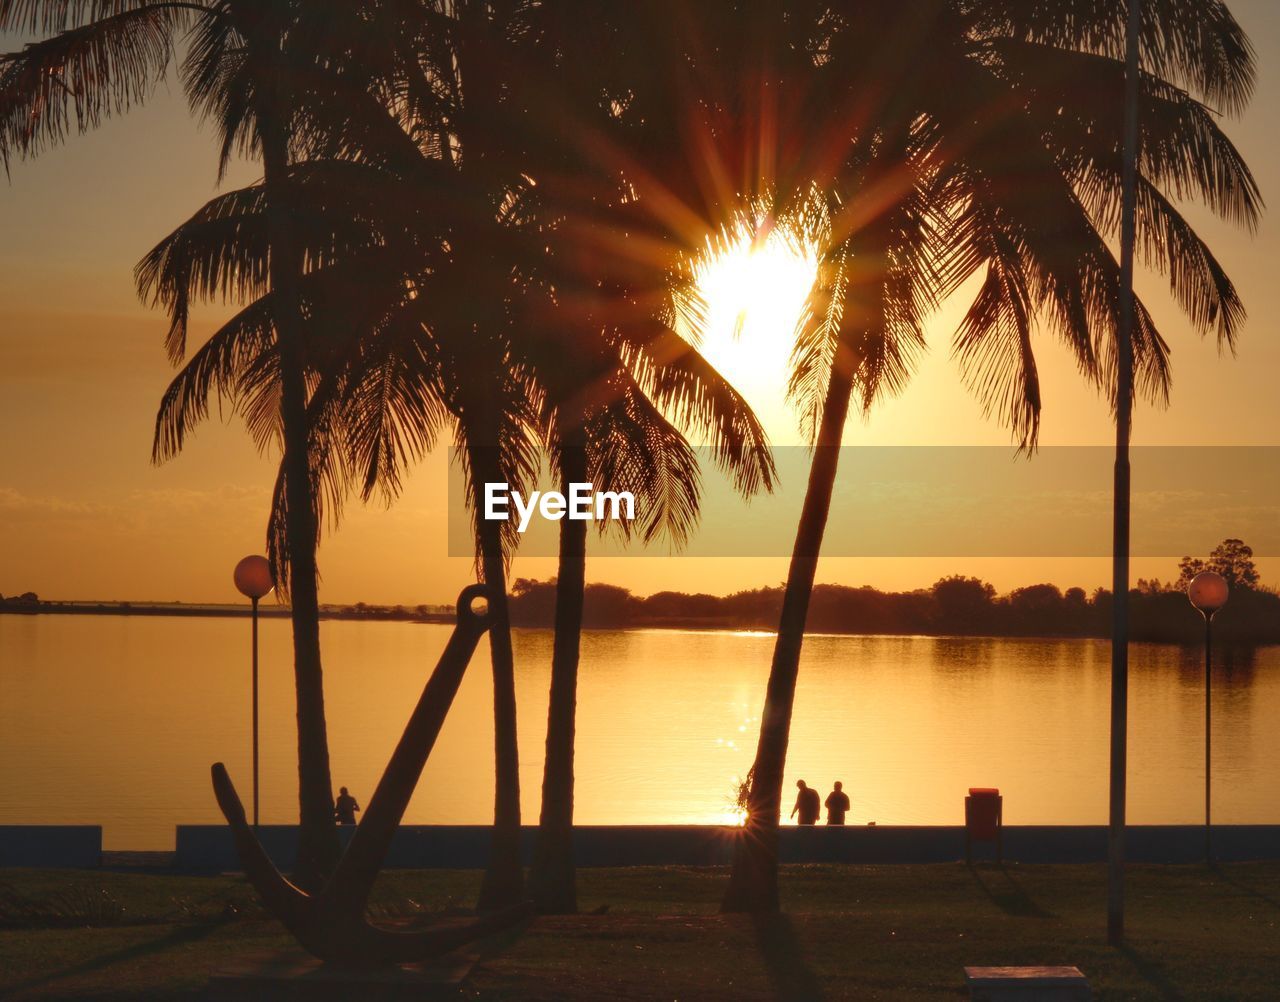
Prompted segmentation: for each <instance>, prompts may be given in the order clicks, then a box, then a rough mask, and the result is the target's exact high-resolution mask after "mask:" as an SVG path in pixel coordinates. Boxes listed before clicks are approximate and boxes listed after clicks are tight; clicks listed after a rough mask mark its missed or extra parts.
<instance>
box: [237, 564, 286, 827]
mask: <svg viewBox="0 0 1280 1002" xmlns="http://www.w3.org/2000/svg"><path fill="white" fill-rule="evenodd" d="M232 578H233V579H234V580H235V583H236V588H237V589H239V591H240V594H241V595H245V596H247V597H248V598H249V599H251V600H252V601H253V683H252V687H253V826H254V827H255V828H257V827H258V599H260V598H262V596H263V595H265V594H267V592H269V591H271V589H272V588H274V587H275V586H276V583H275V577H274V575H273V574H272V573H271V563H270V561H268V560H267V558H266V557H260V556H257V555H256V554H255V555H253V556H249V557H245V558H244V559H243V560H241V561H240V563H238V564H236V569H235V572H234V573H233V574H232Z"/></svg>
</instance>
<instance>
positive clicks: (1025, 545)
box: [449, 446, 1280, 557]
mask: <svg viewBox="0 0 1280 1002" xmlns="http://www.w3.org/2000/svg"><path fill="white" fill-rule="evenodd" d="M698 458H699V462H700V466H701V483H700V485H699V490H698V519H697V523H696V525H694V526H693V527H692V528H691V529H690V531H689V533H688V538H687V540H686V541H685V542H684V544H683V545H673V543H672V541H671V540H670V539H667V538H659V539H657V540H655V541H654V542H651V543H649V544H648V545H644V544H642V543H641V542H639V541H638V540H637V539H634V538H633V539H632V540H631V541H630V542H628V541H626V540H625V539H624V538H622V534H621V533H620V532H619V531H618V524H617V523H616V522H613V521H611V520H609V519H608V518H607V516H608V515H609V514H610V512H611V507H610V506H606V508H605V509H604V514H605V515H606V518H605V520H603V521H596V520H592V521H591V523H590V525H589V529H590V530H591V535H592V537H593V540H592V543H591V553H593V554H596V555H601V556H624V555H628V554H630V555H634V556H647V557H652V556H659V555H664V554H673V555H682V556H690V557H778V556H787V555H789V554H790V553H791V551H792V547H793V544H794V542H795V533H796V526H797V523H798V520H799V517H800V510H801V506H802V503H803V500H804V494H805V487H806V484H807V482H808V478H809V469H810V465H811V462H812V453H811V452H810V450H808V449H805V448H803V447H780V448H777V449H774V450H773V458H774V462H775V464H776V467H777V481H778V482H777V484H776V486H775V489H774V491H773V493H772V494H760V495H757V496H756V497H754V498H752V499H750V500H744V499H743V498H742V497H741V496H739V495H738V494H737V493H736V492H735V491H734V489H733V486H732V482H731V480H730V479H729V478H727V477H726V476H725V475H724V473H723V472H722V471H721V470H719V469H718V468H717V466H716V464H715V462H714V459H713V457H712V455H711V454H710V452H709V451H708V450H706V449H700V450H698ZM1131 465H1132V484H1133V493H1132V537H1131V547H1132V553H1133V555H1134V556H1135V557H1169V556H1173V557H1176V556H1181V555H1183V554H1203V553H1208V552H1209V551H1210V550H1211V549H1212V548H1213V547H1214V546H1215V545H1217V544H1218V543H1219V542H1221V541H1222V540H1223V539H1224V538H1228V537H1237V538H1241V539H1243V540H1245V542H1247V543H1248V544H1249V545H1250V546H1252V547H1253V550H1254V553H1255V554H1257V555H1258V556H1275V555H1280V446H1145V447H1135V448H1134V449H1133V450H1132V457H1131ZM1113 470H1114V451H1113V450H1112V449H1111V448H1109V447H1103V446H1058V447H1048V448H1043V449H1040V450H1039V451H1038V452H1036V453H1035V454H1034V455H1032V456H1030V457H1028V456H1026V455H1021V454H1017V453H1016V452H1015V451H1014V450H1012V449H1009V448H1004V447H988V446H960V447H956V446H893V447H874V446H873V447H861V446H849V447H845V448H842V449H841V450H840V457H839V465H838V473H837V477H836V481H835V486H834V490H833V491H832V497H831V507H830V513H829V517H828V520H827V528H826V534H825V537H824V539H823V543H822V554H823V555H824V556H832V557H855V556H866V557H895V556H896V557H1101V556H1106V555H1108V554H1110V553H1111V546H1112V478H1113ZM592 486H593V488H594V489H595V490H596V491H605V490H610V489H616V488H612V487H611V485H609V484H593V485H592ZM558 488H559V484H558V483H557V479H556V478H555V477H554V476H552V475H551V474H550V473H549V472H548V471H546V470H544V471H543V473H542V476H541V479H540V482H539V483H538V484H537V488H536V489H537V490H539V491H540V492H546V491H554V490H557V489H558ZM496 493H502V492H496ZM584 494H585V492H584ZM449 495H450V496H449V553H450V555H451V556H471V555H473V554H474V552H475V542H474V539H475V537H474V522H473V519H472V512H471V511H470V510H469V508H468V506H467V504H466V498H467V496H468V492H467V485H466V484H465V481H464V475H463V469H462V464H461V463H460V462H459V461H458V457H457V456H456V455H454V456H451V457H450V474H449ZM530 500H532V499H531V498H522V499H521V502H522V503H523V507H524V509H525V510H526V511H529V512H530V513H529V515H528V519H527V522H528V524H527V529H526V531H525V532H523V533H517V536H518V540H519V550H518V552H519V553H520V554H521V555H524V556H544V557H545V556H554V555H555V554H556V553H557V552H558V539H559V527H560V524H561V523H560V521H558V520H555V519H554V518H548V517H544V515H543V510H542V509H541V508H539V507H536V506H539V505H541V503H542V499H541V497H539V498H538V499H537V500H536V501H535V502H534V504H535V508H534V509H532V510H530V509H529V504H528V503H529V501H530ZM579 500H580V502H581V499H579ZM552 501H553V503H551V504H550V505H548V506H547V508H546V509H545V510H546V511H547V512H549V513H550V514H551V515H552V516H554V514H555V513H556V511H557V510H558V508H559V506H558V505H556V504H555V503H554V499H552ZM656 503H657V502H656V501H654V500H653V499H651V498H645V497H643V496H637V497H636V498H635V514H636V517H637V523H633V524H638V523H640V522H643V521H644V520H645V519H646V518H647V517H649V516H651V515H652V514H653V513H654V509H653V507H652V506H653V505H654V504H656ZM566 507H567V505H566ZM577 507H578V510H579V512H580V513H585V512H586V511H587V510H588V508H594V506H593V505H591V504H590V503H579V505H578V506H577ZM499 508H500V506H495V508H494V511H493V512H492V513H495V514H496V513H497V511H498V509H499ZM507 510H508V513H509V514H510V516H511V517H513V518H516V519H517V522H518V520H519V509H518V508H517V506H516V505H515V503H514V499H510V498H508V501H507ZM601 529H603V530H604V532H603V535H601V534H600V531H599V530H601Z"/></svg>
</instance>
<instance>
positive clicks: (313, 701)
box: [0, 0, 338, 884]
mask: <svg viewBox="0 0 1280 1002" xmlns="http://www.w3.org/2000/svg"><path fill="white" fill-rule="evenodd" d="M325 18H326V15H325V12H324V11H319V10H317V9H316V8H314V7H309V6H308V5H304V4H300V3H298V2H296V0H198V2H183V3H178V2H155V0H101V2H91V3H79V4H67V3H40V2H37V0H0V29H5V30H17V31H24V32H30V33H39V34H42V35H45V36H48V37H46V38H45V39H44V40H43V41H40V42H37V43H35V44H33V45H30V46H28V47H27V48H25V49H24V50H22V51H21V52H19V53H13V54H10V55H8V56H5V57H3V62H0V159H4V160H5V161H6V162H7V161H8V158H9V156H10V153H11V152H18V153H20V154H23V155H30V154H33V153H35V152H37V151H38V150H39V149H41V148H42V147H43V146H45V145H47V144H49V143H52V142H55V141H58V140H60V139H62V138H63V137H64V136H65V135H66V134H67V133H68V132H69V131H72V130H73V129H74V130H75V131H79V132H84V131H87V130H89V129H91V128H93V127H95V126H97V125H98V124H99V123H100V122H101V121H102V120H103V119H104V118H106V117H107V116H108V115H110V114H112V113H116V112H121V111H124V110H126V109H127V108H129V107H130V106H131V105H133V104H137V103H140V102H142V101H143V100H145V99H146V97H147V96H148V95H149V94H150V93H151V91H152V90H153V89H154V87H155V86H156V85H157V84H158V83H160V82H161V81H162V80H163V79H164V77H165V75H166V73H167V70H168V68H169V66H170V63H171V61H172V58H173V55H174V51H175V47H176V46H177V44H178V42H179V41H180V40H181V41H183V42H184V43H185V45H186V47H187V53H186V56H185V58H184V60H183V65H182V75H183V83H184V86H185V89H186V91H187V95H188V98H189V100H190V102H191V104H192V106H193V108H194V109H196V110H197V111H199V112H200V113H201V114H202V116H203V117H205V118H208V119H212V120H213V121H214V122H215V124H216V126H217V127H218V129H219V131H220V133H221V138H222V153H221V159H220V173H221V170H222V168H225V166H226V164H227V162H228V161H229V159H230V157H231V155H232V153H233V152H235V150H236V149H237V148H238V149H239V150H240V151H241V152H246V153H252V154H256V155H258V156H260V157H261V159H262V163H263V170H264V193H265V195H266V197H267V202H268V218H269V225H268V227H267V234H266V237H267V240H268V242H269V244H270V246H271V248H272V252H271V254H270V263H269V264H268V266H267V270H266V272H265V278H266V281H267V283H268V285H269V287H270V289H271V292H272V296H273V301H274V304H275V305H274V309H273V310H272V313H271V329H272V334H273V338H274V344H275V350H276V352H277V354H278V365H279V369H280V394H279V403H278V412H279V418H280V430H281V439H282V444H283V453H284V455H283V461H282V467H281V469H282V485H281V487H282V497H283V499H284V501H285V506H284V508H283V512H284V515H283V520H282V524H283V529H284V533H283V535H284V539H283V544H284V545H283V546H276V547H275V552H276V554H277V555H278V556H279V557H280V558H281V559H280V560H279V561H277V566H278V569H279V571H280V576H281V585H282V587H288V588H289V590H290V592H291V597H292V601H291V616H292V622H293V641H294V681H295V688H296V693H297V722H298V779H299V809H300V822H301V825H300V837H299V850H298V868H297V874H298V878H299V880H300V881H301V882H302V883H304V884H312V883H315V882H316V881H317V880H318V879H319V878H320V877H321V876H322V875H323V874H325V873H326V872H328V870H329V869H330V868H331V867H332V866H333V864H334V863H335V862H336V859H337V854H338V841H337V836H336V833H335V831H334V828H333V824H332V784H331V780H330V774H329V753H328V741H327V734H326V725H325V716H324V689H323V674H322V669H321V659H320V634H319V605H318V593H317V574H316V561H315V550H316V544H317V521H316V504H315V499H314V492H313V489H312V483H311V476H310V471H309V470H308V465H307V432H306V427H307V424H306V406H307V388H306V385H305V381H304V375H303V361H302V356H303V353H304V342H305V338H306V331H305V320H304V317H303V316H302V313H301V310H300V306H299V291H298V284H299V280H300V276H301V270H302V265H303V261H302V250H301V247H300V244H299V240H298V237H297V234H296V232H295V229H294V226H293V216H294V214H295V212H296V207H295V206H293V205H291V204H290V202H289V198H288V194H289V189H288V186H287V185H285V183H284V181H285V178H286V176H287V174H288V172H289V170H290V166H291V162H292V149H291V147H292V146H293V145H294V143H295V139H296V131H295V127H296V125H297V124H298V122H297V110H298V109H299V108H301V107H302V105H303V104H304V102H305V99H306V90H305V85H300V84H302V82H304V81H307V80H309V79H312V77H313V75H314V72H315V70H316V69H317V67H318V65H319V64H320V63H321V62H322V60H323V54H322V53H320V52H318V51H317V50H316V49H315V48H313V45H314V43H315V42H317V40H319V39H321V38H323V37H324V36H325V34H326V32H325V31H324V28H323V24H322V22H324V20H325ZM171 305H172V306H173V309H174V318H175V319H174V323H173V325H172V326H171V328H170V333H169V340H168V348H169V352H170V356H171V357H172V358H173V359H174V360H175V361H176V360H178V359H180V358H181V357H182V355H183V353H184V351H185V340H186V304H185V302H183V303H173V304H171Z"/></svg>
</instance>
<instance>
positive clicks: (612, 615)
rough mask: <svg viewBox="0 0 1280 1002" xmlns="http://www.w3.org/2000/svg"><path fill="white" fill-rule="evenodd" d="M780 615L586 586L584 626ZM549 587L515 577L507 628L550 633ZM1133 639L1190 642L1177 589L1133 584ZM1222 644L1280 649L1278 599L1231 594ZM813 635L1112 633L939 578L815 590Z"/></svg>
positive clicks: (1248, 592)
mask: <svg viewBox="0 0 1280 1002" xmlns="http://www.w3.org/2000/svg"><path fill="white" fill-rule="evenodd" d="M781 609H782V587H781V586H779V587H777V588H757V589H754V590H751V591H740V592H736V593H734V594H732V595H724V596H718V595H702V594H693V595H691V594H687V593H685V592H676V591H661V592H658V593H656V594H654V595H649V596H646V597H643V598H642V597H640V596H638V595H633V594H631V592H630V591H628V590H627V589H626V588H619V587H617V586H615V585H606V584H590V585H587V593H586V613H585V625H586V626H588V627H592V628H597V629H618V628H625V627H646V626H648V627H655V626H661V627H674V628H684V629H742V630H746V629H759V630H774V629H777V626H778V614H779V612H780V611H781ZM554 610H555V583H554V582H553V581H531V580H528V579H524V578H522V579H519V580H517V581H516V582H515V585H514V588H513V595H512V602H511V620H512V623H513V624H515V625H516V626H551V625H552V622H553V615H554ZM1130 619H1131V635H1132V638H1133V639H1134V640H1148V641H1169V642H1185V643H1193V642H1196V641H1198V640H1200V638H1201V637H1203V635H1204V621H1203V620H1202V619H1201V617H1200V614H1199V613H1198V612H1197V611H1196V610H1195V609H1194V608H1192V606H1191V604H1190V603H1189V602H1188V601H1187V596H1186V594H1185V592H1184V591H1181V590H1178V589H1176V588H1175V587H1173V586H1163V585H1160V584H1159V582H1142V583H1141V587H1139V588H1137V589H1135V590H1134V591H1132V592H1131V593H1130ZM1214 628H1215V630H1216V631H1217V635H1218V636H1219V637H1220V638H1221V639H1222V640H1224V641H1227V642H1230V641H1239V642H1244V643H1280V596H1278V595H1276V594H1275V593H1274V592H1272V591H1268V590H1264V589H1257V588H1249V587H1247V586H1239V585H1238V586H1237V587H1236V588H1235V589H1234V590H1233V591H1232V594H1231V600H1230V602H1228V604H1227V606H1226V607H1225V608H1224V609H1223V610H1222V611H1221V612H1220V613H1218V615H1217V617H1216V618H1215V619H1214ZM808 629H809V630H810V631H811V632H814V633H852V634H875V633H881V634H937V635H969V636H1000V637H1032V636H1037V637H1106V636H1108V635H1109V634H1110V629H1111V592H1110V591H1107V590H1105V589H1101V588H1100V589H1098V590H1097V591H1095V592H1094V593H1093V594H1092V595H1088V594H1086V593H1085V591H1084V589H1082V588H1068V589H1067V590H1066V591H1065V592H1064V591H1062V590H1061V589H1060V588H1058V587H1057V586H1056V585H1052V584H1037V585H1031V586H1029V587H1027V588H1018V589H1016V590H1014V591H1012V592H1010V593H1009V594H1008V595H997V594H996V590H995V588H993V587H992V586H991V585H990V584H988V583H987V582H985V581H981V580H979V579H978V578H970V577H959V576H957V577H949V578H943V579H942V580H940V581H938V582H937V583H936V584H934V585H933V587H932V588H928V589H921V590H919V591H910V592H883V591H879V590H877V589H875V588H871V587H862V588H850V587H847V586H844V585H817V586H815V588H814V589H813V601H812V603H811V604H810V606H809V620H808Z"/></svg>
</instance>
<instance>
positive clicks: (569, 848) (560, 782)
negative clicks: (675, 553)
mask: <svg viewBox="0 0 1280 1002" xmlns="http://www.w3.org/2000/svg"><path fill="white" fill-rule="evenodd" d="M586 480H587V449H586V436H585V431H584V429H583V427H582V424H581V422H577V423H576V424H574V425H573V426H572V427H571V428H568V429H566V431H565V434H564V435H563V438H562V453H561V459H560V489H561V491H562V493H563V494H564V495H565V497H568V496H569V492H570V486H571V485H572V484H575V483H585V482H586ZM586 566H587V523H586V521H585V520H582V519H577V520H571V519H568V518H565V519H563V520H562V521H561V522H560V564H559V571H558V576H557V579H556V633H555V644H554V647H553V650H552V655H551V702H550V706H549V708H548V710H547V752H546V762H545V764H544V766H543V772H542V816H541V818H540V819H539V822H538V837H537V842H536V843H535V847H534V854H533V871H532V874H531V883H532V889H533V903H534V906H535V907H536V908H537V910H538V911H539V912H541V913H543V914H546V915H563V914H572V913H574V912H576V911H577V910H578V888H577V878H576V875H575V871H574V866H573V745H574V727H575V716H576V714H577V703H578V655H579V651H580V647H581V642H582V609H583V601H584V597H585V591H586Z"/></svg>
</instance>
